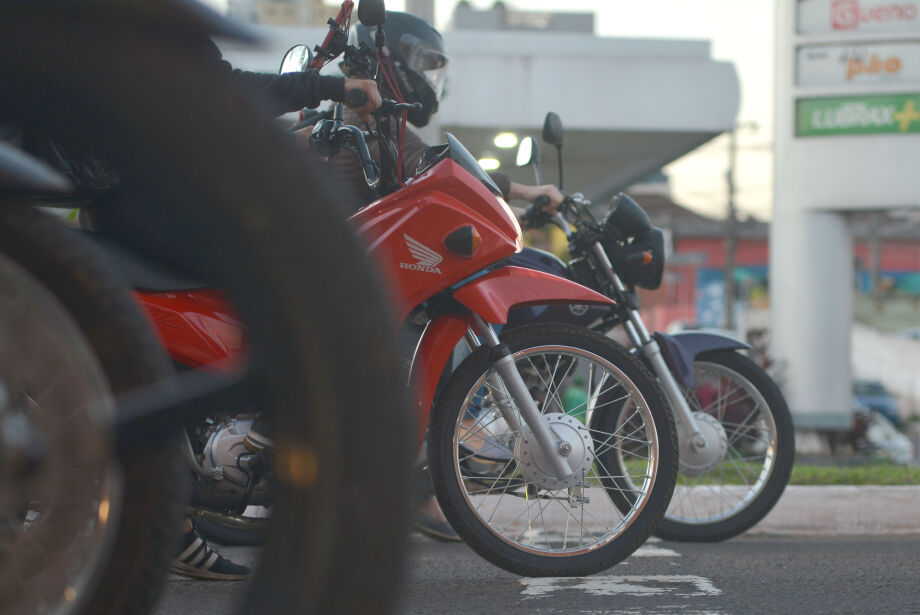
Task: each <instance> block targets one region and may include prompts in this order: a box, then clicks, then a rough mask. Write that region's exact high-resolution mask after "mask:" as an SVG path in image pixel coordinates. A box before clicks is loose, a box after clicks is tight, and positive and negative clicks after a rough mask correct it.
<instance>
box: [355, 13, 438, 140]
mask: <svg viewBox="0 0 920 615" xmlns="http://www.w3.org/2000/svg"><path fill="white" fill-rule="evenodd" d="M383 31H384V32H385V33H386V36H387V48H388V49H389V50H390V60H391V61H392V62H393V69H394V71H393V72H394V73H396V80H397V82H398V83H397V85H398V86H399V89H400V90H402V94H403V96H404V97H405V99H406V102H420V103H422V107H423V108H422V111H420V112H417V111H413V112H410V113H409V121H410V122H412V123H413V124H415V125H416V126H425V125H426V124H428V120H429V119H431V116H432V115H434V114H435V113H436V112H437V110H438V101H439V100H440V99H441V94H442V93H443V91H444V82H445V80H446V79H447V56H446V55H445V54H444V41H443V40H442V39H441V33H440V32H438V31H437V30H435V29H434V28H433V27H432V26H431V24H429V23H428V22H427V21H425V20H424V19H420V18H419V17H416V16H415V15H410V14H409V13H400V12H398V11H387V20H386V22H385V23H384V24H383ZM376 32H377V28H376V27H374V28H369V27H367V26H365V25H363V24H360V23H359V24H357V25H356V26H355V27H354V28H353V29H352V32H351V35H350V37H349V42H350V43H351V44H353V45H360V44H361V43H367V45H368V47H370V48H371V49H374V48H375V47H374V35H375V33H376Z"/></svg>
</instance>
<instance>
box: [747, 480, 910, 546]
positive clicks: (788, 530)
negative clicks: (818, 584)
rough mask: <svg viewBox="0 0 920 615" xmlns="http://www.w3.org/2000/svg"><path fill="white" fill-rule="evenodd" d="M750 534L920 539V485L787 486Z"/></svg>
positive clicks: (749, 531)
mask: <svg viewBox="0 0 920 615" xmlns="http://www.w3.org/2000/svg"><path fill="white" fill-rule="evenodd" d="M748 533H750V534H791V535H795V534H811V535H815V534H818V535H845V534H864V535H879V534H920V486H911V487H880V486H863V485H860V486H856V485H847V486H828V487H803V486H797V485H791V486H788V487H786V490H785V491H784V492H783V496H782V497H781V498H780V500H779V502H777V504H776V506H775V507H774V508H773V510H772V511H770V513H769V514H768V515H767V516H766V517H765V518H764V519H763V520H762V521H761V522H760V523H758V524H757V525H755V526H754V527H753V528H751V529H750V530H748Z"/></svg>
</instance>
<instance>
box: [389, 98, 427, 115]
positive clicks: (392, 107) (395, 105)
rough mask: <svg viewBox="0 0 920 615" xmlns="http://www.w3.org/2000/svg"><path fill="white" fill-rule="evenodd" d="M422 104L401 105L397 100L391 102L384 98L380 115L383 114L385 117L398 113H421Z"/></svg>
mask: <svg viewBox="0 0 920 615" xmlns="http://www.w3.org/2000/svg"><path fill="white" fill-rule="evenodd" d="M421 110H422V103H401V102H397V101H395V100H390V99H388V98H384V99H383V101H382V102H381V103H380V109H378V113H383V114H385V115H393V114H396V113H401V112H402V111H421Z"/></svg>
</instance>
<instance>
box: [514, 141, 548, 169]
mask: <svg viewBox="0 0 920 615" xmlns="http://www.w3.org/2000/svg"><path fill="white" fill-rule="evenodd" d="M542 159H543V153H542V152H541V151H540V144H539V143H537V140H536V139H534V138H533V137H524V138H523V139H521V144H520V145H518V151H517V158H515V163H516V164H517V166H519V167H526V166H527V165H529V164H540V162H541V160H542Z"/></svg>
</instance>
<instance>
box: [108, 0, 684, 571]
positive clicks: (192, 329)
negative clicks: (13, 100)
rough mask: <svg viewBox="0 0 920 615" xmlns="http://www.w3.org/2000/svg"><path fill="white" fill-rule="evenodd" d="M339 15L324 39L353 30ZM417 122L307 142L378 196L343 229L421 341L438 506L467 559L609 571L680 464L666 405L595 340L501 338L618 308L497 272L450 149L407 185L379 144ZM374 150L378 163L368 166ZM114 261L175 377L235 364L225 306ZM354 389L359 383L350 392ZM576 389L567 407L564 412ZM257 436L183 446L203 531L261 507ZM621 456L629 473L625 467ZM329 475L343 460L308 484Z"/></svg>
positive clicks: (512, 271) (501, 239) (221, 423)
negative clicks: (363, 249) (554, 312)
mask: <svg viewBox="0 0 920 615" xmlns="http://www.w3.org/2000/svg"><path fill="white" fill-rule="evenodd" d="M348 4H350V2H346V3H345V5H343V11H342V14H340V18H339V20H337V24H336V25H333V26H332V28H334V29H339V30H341V31H345V30H346V29H347V26H348V14H349V13H350V9H349V7H347V5H348ZM346 9H348V10H346ZM378 9H379V10H378ZM362 11H363V12H362V13H361V18H362V22H363V23H365V25H370V26H372V27H377V28H378V30H380V25H381V24H382V23H383V16H384V12H383V7H382V3H380V4H379V5H378V4H377V3H374V4H371V3H369V2H368V1H367V0H365V3H364V4H362ZM380 38H381V37H378V40H380ZM330 40H339V41H341V40H342V39H341V36H337V37H331V39H330ZM380 51H381V50H378V51H377V53H374V52H373V51H372V50H368V49H366V48H363V49H359V48H355V47H350V46H345V47H344V48H341V49H336V50H333V51H330V50H329V49H322V48H321V53H320V55H322V57H324V58H325V59H326V61H330V60H331V59H332V58H333V57H335V55H338V54H339V53H343V52H344V53H345V60H346V62H351V63H353V64H361V65H363V66H365V67H366V69H367V70H368V71H369V74H371V75H378V74H380V73H381V72H383V71H386V70H388V67H386V65H385V62H386V54H385V53H380ZM292 58H297V59H298V60H299V61H300V62H301V65H302V66H303V67H306V66H307V65H308V64H309V62H311V61H312V59H311V57H310V54H309V53H308V52H307V51H306V48H304V47H302V46H298V47H296V48H294V49H292V50H291V51H290V52H289V54H288V56H287V57H286V59H285V62H286V64H284V65H285V66H289V65H290V62H291V61H292ZM349 94H351V93H349ZM412 108H413V106H412V105H409V104H404V103H399V102H396V101H389V100H387V101H384V104H383V105H382V106H381V108H380V109H379V110H378V112H377V114H376V119H377V128H376V129H375V130H373V131H363V130H362V129H361V128H359V127H357V126H350V125H347V124H345V123H344V121H343V119H342V117H343V107H342V105H341V104H339V105H337V106H336V108H335V112H334V116H333V118H332V119H329V120H323V121H320V122H319V123H317V124H316V126H315V129H314V131H313V136H312V142H313V144H314V145H315V146H316V147H317V148H318V149H319V150H321V151H322V152H323V153H324V154H326V155H332V154H337V153H339V152H341V151H342V150H348V151H352V152H354V153H355V154H357V156H358V159H359V160H358V163H359V164H361V167H362V169H363V170H364V173H365V177H366V179H367V183H368V186H369V187H370V188H372V189H374V190H375V191H376V192H377V193H378V195H379V196H380V198H379V199H378V200H377V201H375V202H373V203H372V204H370V205H368V206H367V207H365V208H364V209H362V210H360V211H359V212H358V213H356V214H354V215H353V216H352V218H351V221H352V223H353V225H354V228H355V230H356V232H357V234H358V235H359V236H360V237H361V238H362V239H363V241H364V242H365V243H366V245H367V249H368V251H369V252H370V253H371V254H372V260H373V261H375V262H376V263H377V264H378V265H379V267H380V270H381V271H382V272H383V274H384V276H385V278H386V279H387V280H388V282H389V288H390V290H391V293H392V296H393V298H394V303H395V305H396V316H397V320H398V323H400V325H401V326H404V327H409V328H413V327H414V328H416V329H420V330H421V333H420V335H419V338H418V340H417V343H416V344H414V346H413V350H412V353H411V356H409V357H406V358H407V359H408V363H409V370H408V371H409V373H408V378H407V381H408V382H409V383H411V385H412V386H414V388H415V400H416V401H415V404H416V409H417V417H418V428H419V442H420V443H421V439H422V437H423V435H424V433H425V430H426V428H427V429H428V456H429V460H430V469H431V473H432V477H433V480H434V483H435V487H436V492H437V496H438V500H439V502H440V505H441V507H442V509H443V510H444V513H445V515H446V516H447V518H448V520H449V521H450V523H451V525H452V526H453V527H454V528H455V530H456V531H457V533H458V534H459V535H460V536H461V537H463V538H464V540H466V542H467V543H468V544H469V545H470V546H471V547H472V548H473V549H474V550H476V551H477V552H478V553H479V554H480V555H482V556H483V557H485V558H486V559H488V560H489V561H491V562H493V563H495V564H497V565H499V566H501V567H503V568H506V569H507V570H510V571H513V572H516V573H519V574H523V575H530V576H533V575H583V574H590V573H593V572H597V571H599V570H602V569H605V568H607V567H609V566H611V565H613V564H615V563H617V562H619V561H621V560H622V559H624V558H625V557H627V556H628V555H629V554H631V553H632V552H633V551H634V550H635V549H636V548H637V547H638V546H640V545H641V544H642V543H643V542H644V541H645V539H646V538H647V537H648V536H649V534H650V533H651V531H652V530H653V529H654V527H655V525H656V523H657V521H658V520H659V519H660V517H661V516H662V514H663V513H664V511H665V509H666V508H667V505H668V501H669V499H670V496H671V492H672V490H673V487H674V482H675V480H676V471H677V453H676V451H677V446H676V439H675V438H676V437H675V431H674V427H673V423H672V420H671V418H670V414H669V413H668V412H667V409H666V402H665V401H664V398H663V397H662V393H661V392H660V389H659V388H658V386H657V385H656V384H655V381H654V378H653V377H652V376H651V375H650V374H649V372H648V371H647V370H646V369H645V368H644V367H643V366H642V365H641V364H640V363H639V362H638V361H636V360H635V359H633V358H632V357H631V356H630V355H629V353H628V352H626V351H625V350H624V349H623V348H622V347H620V346H618V345H617V344H615V343H613V342H612V341H611V340H609V339H607V338H605V337H603V336H602V335H599V334H597V333H593V332H591V331H589V330H587V329H584V328H578V327H573V326H567V325H557V324H550V325H536V326H527V327H520V328H515V329H513V330H505V331H502V335H501V336H499V335H498V334H497V333H496V329H495V326H496V325H497V326H501V325H504V324H505V323H506V322H507V317H508V311H509V310H510V309H511V308H513V307H515V306H521V305H534V304H538V305H545V304H552V303H566V304H581V305H584V304H598V305H607V306H612V305H613V302H612V301H611V300H610V299H608V298H607V297H605V296H603V295H601V294H599V293H597V292H595V291H593V290H590V289H588V288H586V287H583V286H580V285H578V284H576V283H574V282H570V281H568V280H565V279H562V278H559V277H556V276H553V275H550V274H546V273H542V272H538V271H534V270H529V269H524V268H519V267H509V266H504V261H505V260H506V259H507V258H508V257H510V256H511V255H513V254H515V253H516V252H518V251H519V250H520V249H521V247H522V236H521V229H520V226H519V224H518V222H517V219H516V218H515V216H514V214H513V213H512V211H511V209H510V208H509V207H508V205H507V204H506V203H505V201H504V200H503V199H502V197H501V193H500V191H499V189H498V187H497V186H496V185H495V183H494V182H493V181H492V180H491V178H490V177H489V176H488V175H487V174H486V173H485V172H484V171H483V170H482V169H481V167H480V166H479V165H478V163H477V162H476V160H475V159H474V158H473V156H472V155H471V154H470V153H469V152H468V151H467V150H466V149H465V148H464V147H463V145H462V144H461V143H460V142H459V141H458V140H457V139H455V138H454V137H453V136H452V135H450V134H448V135H447V143H446V144H444V145H439V146H435V147H431V148H428V150H427V151H426V152H425V154H424V156H423V158H422V161H421V163H420V165H419V169H418V171H417V173H416V174H415V176H414V177H412V178H410V179H407V180H403V179H402V178H401V177H400V174H399V173H398V172H397V169H398V164H397V161H398V160H400V159H401V157H400V156H399V152H398V148H397V147H395V146H394V144H393V140H392V139H390V135H391V134H399V128H400V126H399V125H400V121H401V120H400V118H402V121H403V122H404V121H405V116H404V114H405V113H406V112H407V111H409V110H411V109H412ZM392 122H395V126H394V125H392V124H391V123H392ZM391 127H392V128H395V130H390V128H391ZM368 139H373V140H377V141H378V143H379V145H380V151H381V152H382V155H381V160H380V164H378V163H377V162H375V160H374V159H373V158H372V157H371V155H370V152H369V149H368V145H367V141H368ZM313 232H322V229H313ZM307 239H308V236H307ZM110 247H111V246H110ZM118 249H119V250H120V251H121V254H120V257H119V259H118V260H119V262H121V263H122V265H123V266H124V267H126V270H128V273H129V275H131V276H132V279H133V281H134V283H135V286H136V287H137V288H138V291H137V299H138V300H139V301H140V302H141V303H142V304H143V306H144V307H145V309H146V310H147V313H148V314H149V315H150V317H151V319H152V321H153V322H154V324H155V325H156V329H157V331H158V332H159V334H160V336H161V338H162V341H163V343H164V345H165V347H166V348H167V350H168V351H169V353H170V354H171V356H172V358H173V359H174V360H175V361H176V362H178V363H180V364H182V365H184V366H188V367H191V368H208V369H222V368H223V367H224V366H226V365H228V364H232V363H233V362H234V361H237V360H239V357H240V355H241V353H243V352H245V336H244V334H243V330H242V328H241V327H240V324H239V321H238V320H237V318H236V317H235V315H234V310H233V307H232V306H231V305H230V304H229V303H228V302H227V301H226V299H225V298H224V297H223V294H222V293H221V292H220V291H218V290H215V289H212V288H208V287H207V286H206V285H203V284H202V283H201V282H198V281H195V280H193V279H188V278H187V277H182V276H176V275H175V272H172V271H169V270H168V269H166V267H165V266H164V265H163V264H162V263H151V262H149V261H148V262H142V261H141V260H139V259H138V258H137V257H136V256H137V255H134V256H131V255H130V254H129V253H130V249H129V248H128V247H127V246H124V245H122V246H119V247H118ZM330 258H334V254H333V255H330ZM131 268H134V271H133V273H132V272H131V271H130V269H131ZM145 274H149V275H147V279H144V275H145ZM368 309H374V306H368ZM464 342H465V343H466V344H467V345H468V346H469V348H470V349H471V350H472V353H471V354H470V355H469V357H468V358H466V359H465V360H464V361H463V362H462V364H461V365H460V366H459V367H458V368H457V369H456V370H453V371H452V370H450V369H449V362H450V360H451V356H452V353H453V351H454V348H455V347H456V346H457V345H458V344H460V343H464ZM360 378H361V375H360V374H355V383H356V385H358V386H360V382H361V380H360ZM575 389H578V390H579V391H580V392H581V393H582V395H580V396H574V397H576V398H577V399H578V400H579V401H578V402H577V403H574V402H571V401H567V400H571V399H572V398H573V396H572V395H571V394H570V392H571V391H574V390H575ZM252 418H253V417H252V416H241V415H237V416H227V417H215V418H214V420H212V421H210V422H209V423H208V424H206V425H200V426H197V427H196V428H195V429H192V430H189V433H190V434H191V437H190V439H189V445H188V447H187V450H188V458H189V462H190V463H191V464H192V467H193V468H194V471H195V474H196V475H197V477H198V483H199V489H198V490H197V497H196V501H195V506H196V507H197V509H198V512H199V514H200V515H202V516H205V517H208V518H211V519H215V520H219V519H220V518H221V517H223V518H224V519H231V520H232V522H233V523H235V524H237V525H245V522H246V520H245V519H244V518H243V517H242V516H241V512H242V511H243V509H244V508H245V505H250V504H252V505H258V504H261V505H270V503H271V492H270V489H269V487H268V481H266V480H265V475H264V474H263V473H262V467H263V466H262V465H261V464H256V463H254V461H255V460H254V459H253V455H252V454H251V453H249V451H247V450H246V449H245V447H244V443H243V441H244V438H245V435H246V432H247V430H248V429H249V427H250V425H251V419H252ZM380 420H382V421H386V420H387V417H385V416H381V417H380ZM626 426H628V429H627V428H626ZM624 451H628V455H629V456H630V460H629V461H628V462H627V463H626V464H621V463H620V461H619V459H620V458H621V457H622V454H623V452H624ZM354 454H355V455H360V454H361V451H354ZM335 463H347V459H345V460H321V463H320V466H321V467H322V466H324V465H325V464H335ZM320 471H322V470H320ZM330 471H333V470H330Z"/></svg>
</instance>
